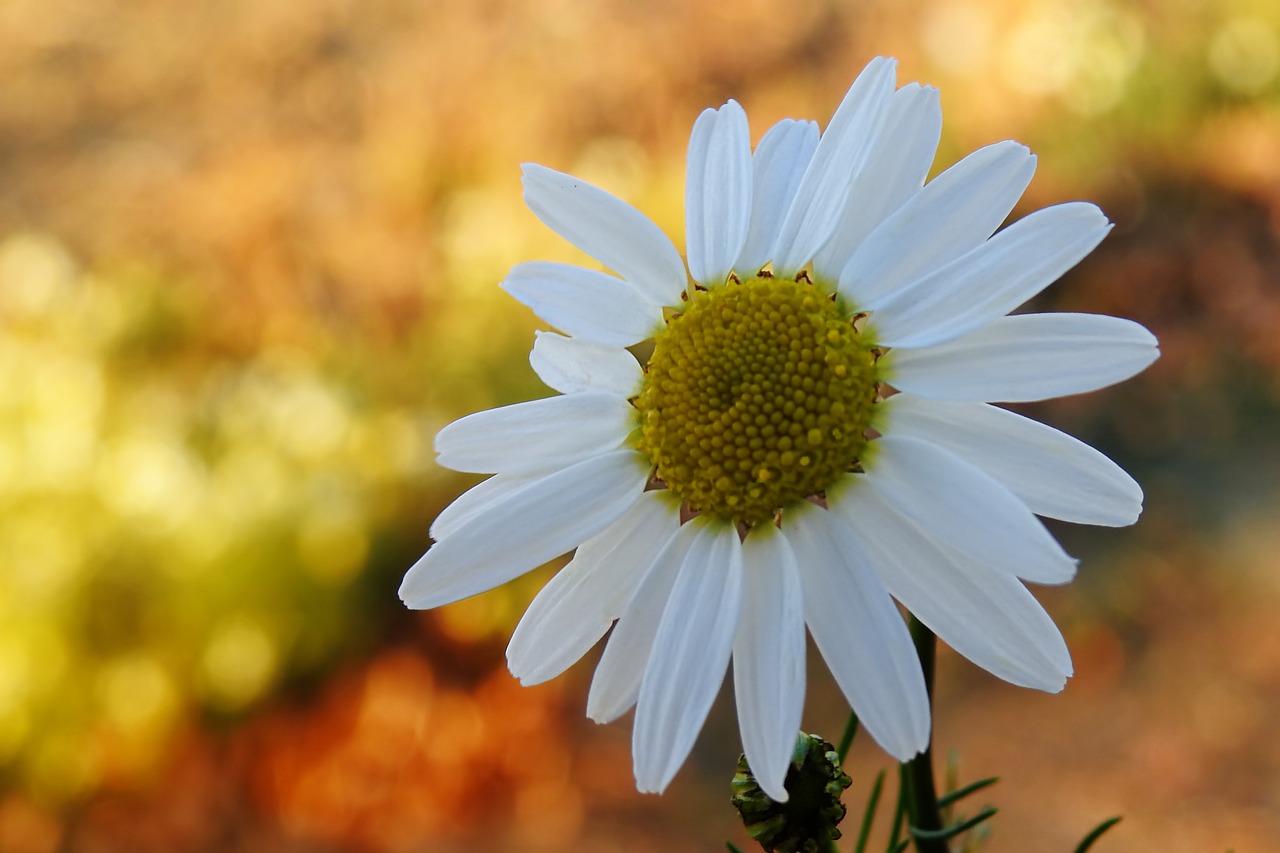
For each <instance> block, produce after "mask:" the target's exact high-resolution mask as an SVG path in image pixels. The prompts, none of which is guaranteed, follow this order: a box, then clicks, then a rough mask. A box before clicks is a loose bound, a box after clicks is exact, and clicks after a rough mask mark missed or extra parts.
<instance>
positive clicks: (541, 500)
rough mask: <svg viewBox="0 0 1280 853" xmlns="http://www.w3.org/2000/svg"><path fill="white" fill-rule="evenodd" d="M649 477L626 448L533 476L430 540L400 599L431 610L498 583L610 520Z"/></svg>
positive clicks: (632, 499) (563, 549) (569, 546)
mask: <svg viewBox="0 0 1280 853" xmlns="http://www.w3.org/2000/svg"><path fill="white" fill-rule="evenodd" d="M648 479H649V469H648V467H647V466H646V465H645V464H643V462H642V460H640V459H639V458H638V456H637V454H636V453H635V452H634V451H630V450H622V451H618V452H616V453H610V454H607V455H604V456H596V457H592V458H590V459H586V460H584V461H582V462H579V463H578V464H576V465H573V466H572V467H569V468H565V469H563V470H561V471H557V472H555V473H554V474H548V475H547V476H546V477H543V478H541V479H538V480H535V481H533V482H531V483H529V484H528V485H526V486H525V487H524V488H522V489H518V490H516V491H514V492H512V493H511V494H508V495H506V496H505V497H504V498H503V499H502V500H499V501H495V502H494V503H493V504H492V505H491V506H490V508H489V511H488V512H485V513H484V514H483V515H477V516H475V517H473V518H471V519H469V520H468V521H467V522H466V524H464V525H462V526H461V527H459V528H458V529H457V530H454V531H452V532H451V533H450V535H449V536H448V537H447V538H445V539H441V540H440V541H439V542H437V543H436V544H435V545H433V546H432V547H431V548H430V550H428V551H427V553H426V554H425V555H423V556H422V558H421V559H419V560H418V562H416V563H414V564H413V567H412V568H410V569H409V571H408V572H407V573H406V574H405V576H404V581H403V582H402V583H401V584H400V598H401V599H402V600H403V601H404V603H405V604H407V605H408V606H409V607H412V608H415V609H418V610H427V609H430V608H432V607H439V606H440V605H442V604H449V603H450V602H453V601H460V600H462V599H464V598H469V597H470V596H473V595H475V594H477V593H480V592H484V591H485V590H487V589H492V588H494V587H496V586H501V585H502V584H504V583H506V582H507V581H509V580H511V579H512V578H514V577H518V576H519V575H522V574H524V573H525V572H527V571H529V570H530V569H533V568H535V567H537V566H540V565H542V564H543V563H545V562H547V561H548V560H550V559H552V558H554V557H558V556H560V555H561V554H563V553H565V552H566V551H570V550H572V549H574V548H576V547H577V546H578V545H580V544H582V543H583V542H585V541H586V540H588V539H590V538H591V537H592V536H595V535H596V534H597V533H599V532H600V531H602V530H604V529H605V528H606V527H608V526H609V525H611V524H613V523H614V522H615V521H617V520H618V519H619V518H621V517H622V514H623V513H625V512H626V511H627V510H628V509H630V508H631V507H632V506H633V505H634V504H635V502H636V501H637V500H638V499H639V497H640V493H641V491H642V490H643V489H644V484H645V483H646V482H647V481H648Z"/></svg>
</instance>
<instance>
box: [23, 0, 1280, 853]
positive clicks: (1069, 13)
mask: <svg viewBox="0 0 1280 853" xmlns="http://www.w3.org/2000/svg"><path fill="white" fill-rule="evenodd" d="M877 53H886V54H892V55H896V56H898V57H899V58H900V59H901V68H900V80H901V81H904V82H905V81H909V80H919V81H922V82H927V83H932V84H934V85H937V86H939V87H940V88H941V90H942V103H943V108H944V114H945V118H946V125H945V130H944V138H943V143H942V147H941V150H940V152H939V157H938V163H937V169H939V170H940V169H941V168H945V166H947V165H949V164H950V163H952V162H954V161H955V160H956V159H958V158H959V157H960V156H962V155H963V154H964V153H966V152H967V151H969V150H971V149H973V148H975V147H977V146H980V145H983V144H987V143H989V142H993V141H996V140H999V139H1004V138H1010V137H1012V138H1016V139H1018V140H1020V141H1022V142H1025V143H1027V144H1028V145H1030V146H1031V147H1032V149H1033V150H1035V151H1036V152H1037V153H1038V154H1039V155H1040V169H1039V172H1038V174H1037V177H1036V179H1035V181H1034V183H1033V184H1032V186H1031V189H1030V191H1029V193H1028V195H1027V197H1026V199H1025V200H1024V202H1023V205H1022V206H1021V208H1020V211H1019V213H1023V212H1026V211H1028V210H1031V209H1034V208H1036V207H1039V206H1043V205H1045V204H1049V203H1054V202H1059V201H1065V200H1070V199H1077V198H1083V199H1090V200H1094V201H1097V202H1098V203H1100V204H1102V205H1103V207H1104V208H1105V209H1106V210H1107V212H1108V213H1109V215H1110V216H1111V218H1112V219H1114V220H1115V222H1116V228H1115V231H1114V232H1113V233H1112V235H1111V236H1110V237H1109V238H1108V240H1107V241H1106V242H1105V243H1104V245H1103V246H1102V248H1100V249H1099V250H1098V251H1097V252H1095V253H1094V254H1093V255H1092V256H1091V257H1090V258H1089V259H1088V260H1086V261H1085V262H1084V263H1082V264H1081V265H1080V267H1079V268H1078V269H1077V270H1075V271H1073V272H1072V273H1070V274H1069V275H1068V276H1067V277H1065V278H1064V279H1063V280H1062V281H1061V282H1060V283H1059V284H1058V285H1056V286H1055V287H1054V288H1052V289H1051V290H1050V291H1049V292H1048V293H1047V294H1045V295H1044V296H1043V297H1041V298H1040V299H1039V300H1038V302H1037V305H1038V306H1039V307H1042V308H1053V309H1069V310H1085V311H1098V312H1106V313H1113V314H1118V315H1122V316H1126V317H1132V318H1134V319H1136V320H1138V321H1140V322H1142V323H1144V324H1146V325H1147V326H1149V327H1150V328H1151V329H1152V330H1154V331H1155V332H1156V334H1157V335H1158V336H1159V338H1160V340H1161V343H1162V348H1163V353H1164V354H1163V357H1162V359H1161V360H1160V361H1159V362H1158V363H1157V364H1156V365H1155V366H1154V367H1152V368H1151V369H1150V370H1148V371H1147V372H1146V373H1145V374H1143V375H1142V376H1141V377H1139V378H1137V379H1135V380H1132V381H1130V382H1127V383H1125V384H1123V385H1122V386H1120V387H1118V388H1115V389H1109V390H1107V391H1104V392H1101V393H1097V394H1093V395H1088V396H1085V397H1081V398H1073V399H1066V400H1061V401H1056V402H1053V403H1051V404H1047V405H1042V406H1037V407H1030V411H1032V412H1033V413H1034V414H1035V415H1036V416H1038V417H1041V418H1044V419H1046V420H1048V421H1049V422H1051V423H1053V424H1055V425H1058V426H1060V427H1062V428H1064V429H1067V430H1069V431H1071V432H1073V433H1075V434H1077V435H1079V436H1081V437H1083V438H1084V439H1086V440H1088V441H1090V442H1092V443H1093V444H1095V445H1096V446H1098V447H1100V448H1102V449H1103V450H1105V451H1106V452H1107V453H1109V454H1110V455H1112V456H1113V457H1114V458H1116V459H1117V460H1119V461H1120V462H1121V463H1122V464H1124V465H1125V466H1126V467H1127V468H1128V469H1129V470H1131V471H1132V472H1133V473H1134V474H1135V475H1136V476H1137V477H1138V479H1139V480H1140V481H1141V482H1142V483H1143V484H1144V486H1145V487H1146V490H1147V509H1146V513H1145V515H1144V516H1143V518H1142V520H1141V522H1140V523H1139V524H1138V525H1137V526H1136V527H1134V528H1132V529H1127V530H1120V531H1112V530H1104V531H1097V530H1085V529H1059V528H1055V530H1056V531H1057V532H1058V533H1059V534H1060V535H1061V536H1062V537H1063V539H1064V541H1065V542H1066V543H1067V545H1068V547H1069V549H1070V550H1072V551H1073V552H1074V553H1076V554H1077V555H1079V556H1081V557H1082V558H1083V560H1084V562H1083V567H1082V571H1081V574H1080V578H1079V580H1078V582H1076V583H1075V584H1073V585H1072V586H1070V587H1069V588H1066V589H1052V590H1044V594H1043V596H1042V600H1043V601H1045V603H1046V605H1047V606H1048V608H1049V609H1050V612H1051V613H1052V614H1053V615H1054V617H1055V618H1056V619H1057V621H1058V623H1059V624H1060V625H1061V626H1062V628H1063V630H1064V632H1065V634H1066V636H1067V639H1068V642H1069V644H1070V646H1071V648H1072V650H1073V653H1074V656H1075V660H1076V669H1077V675H1076V677H1075V678H1074V679H1073V680H1072V681H1071V682H1070V684H1069V685H1068V687H1067V689H1066V691H1065V692H1064V693H1063V694H1061V695H1059V696H1042V695H1039V694H1035V693H1032V692H1030V691H1023V690H1018V689H1015V688H1012V687H1009V686H1007V685H1004V684H1002V683H1000V682H998V681H996V680H995V679H993V678H991V677H989V676H987V675H986V674H985V673H982V672H981V671H979V670H977V669H976V668H975V667H973V666H971V665H970V664H968V663H967V662H965V661H964V660H962V659H960V658H958V657H956V656H955V655H953V654H950V653H949V652H947V651H945V650H944V652H943V655H942V658H941V662H940V669H941V671H940V676H939V696H938V715H937V719H938V723H937V741H936V743H937V748H938V750H939V752H940V753H941V754H942V755H943V756H950V758H949V760H950V761H952V762H953V763H954V765H955V767H956V768H957V770H956V772H957V773H958V774H959V777H960V778H961V779H962V780H971V779H976V778H978V777H980V776H986V775H993V774H999V775H1001V776H1002V777H1003V781H1002V783H1001V784H1000V785H998V786H996V787H995V788H994V789H990V790H989V791H988V792H985V794H984V796H985V795H989V796H987V800H989V801H991V802H994V803H996V804H997V805H999V806H1000V808H1001V814H1000V815H999V816H998V817H997V818H996V820H995V824H994V832H993V833H992V835H991V837H990V839H989V841H988V844H987V846H986V848H985V849H988V850H992V851H1028V850H1034V851H1040V850H1044V851H1052V850H1069V849H1071V848H1072V846H1073V844H1074V842H1075V841H1077V840H1078V839H1079V838H1080V837H1081V836H1082V835H1083V834H1084V832H1085V831H1087V830H1088V829H1089V828H1090V827H1091V826H1093V825H1094V824H1096V823H1097V822H1098V821H1100V820H1102V819H1103V818H1106V817H1108V816H1110V815H1112V814H1123V815H1125V820H1124V822H1123V823H1122V824H1120V826H1119V827H1118V828H1117V829H1116V830H1114V831H1113V834H1112V835H1110V836H1109V837H1108V839H1107V840H1106V841H1105V842H1103V843H1102V844H1100V845H1099V847H1098V848H1097V849H1099V850H1114V851H1120V850H1125V851H1129V850H1161V851H1204V850H1225V849H1227V848H1228V847H1232V848H1234V849H1235V850H1237V851H1241V853H1243V851H1252V850H1259V851H1260V850H1270V849H1276V842H1277V839H1280V736H1277V735H1276V733H1275V726H1274V722H1273V721H1274V719H1275V715H1276V712H1277V708H1278V707H1280V706H1278V704H1277V703H1278V702H1280V631H1278V630H1277V628H1276V625H1277V622H1276V618H1275V613H1276V612H1277V607H1278V606H1280V556H1277V555H1278V554H1280V526H1278V525H1277V507H1278V506H1280V490H1278V489H1277V483H1278V482H1280V445H1278V443H1277V435H1278V434H1280V432H1278V426H1280V273H1278V270H1280V239H1278V234H1280V5H1277V4H1275V3H1274V2H1272V0H1194V2H1192V0H1148V2H1134V3H1122V2H1109V0H1071V2H1067V0H1031V1H1030V2H1028V0H1016V2H1015V1H1014V0H994V1H993V2H977V0H936V2H925V0H906V1H905V2H888V0H863V2H856V3H855V2H838V1H837V0H828V2H817V3H796V2H795V0H739V2H735V3H720V2H713V0H706V2H687V0H679V2H677V0H651V2H646V3H632V2H626V0H587V2H570V0H545V2H538V3H533V2H519V0H477V2H469V0H459V1H458V2H445V0H313V2H306V3H302V2H291V0H253V2H248V0H245V2H224V0H186V2H163V0H3V2H0V850H4V851H6V853H55V851H75V852H76V853H79V851H103V853H106V851H129V853H151V851H155V853H161V851H179V850H181V851H210V853H212V852H213V851H307V853H347V851H351V853H365V852H366V851H367V852H368V853H384V851H385V853H401V851H406V852H407V851H446V852H447V851H463V850H466V851H508V850H527V851H567V850H588V851H651V850H663V851H694V850H715V849H721V850H722V849H724V847H723V842H724V840H725V839H726V838H733V839H736V840H737V841H738V843H740V844H742V845H743V847H744V850H747V849H754V848H752V847H751V846H749V844H750V842H748V841H746V840H745V836H744V835H743V834H742V831H741V830H740V829H738V828H737V827H736V825H735V824H736V821H735V815H734V814H733V813H732V812H731V810H730V809H729V807H728V804H727V798H728V790H727V783H728V779H729V777H730V775H731V773H732V768H733V762H734V760H735V759H736V756H737V752H738V743H737V734H736V729H735V721H734V717H733V714H732V708H731V705H732V703H731V702H726V701H725V697H724V696H723V695H722V697H721V701H720V702H719V703H718V705H717V708H716V710H715V711H714V712H713V716H712V719H711V722H710V723H709V725H708V728H707V731H706V733H705V734H704V736H703V737H702V738H701V740H700V741H699V745H698V747H697V750H696V751H695V754H694V757H693V758H692V759H691V761H690V762H689V764H688V765H687V766H686V767H685V769H684V770H683V771H682V773H681V775H680V776H679V778H678V779H677V781H676V783H675V784H674V785H673V786H672V788H671V790H670V791H669V792H668V794H667V795H665V796H663V797H651V796H640V795H638V794H636V793H635V792H634V790H633V785H632V782H631V776H630V759H629V736H630V723H629V720H624V721H622V722H620V723H617V724H614V725H612V726H607V727H597V726H595V725H594V724H592V723H590V722H588V721H586V720H585V719H584V718H583V716H582V709H583V706H584V704H585V695H586V685H587V681H588V678H589V675H590V671H591V661H590V660H588V661H587V662H584V663H583V664H580V665H579V666H578V667H575V668H574V669H573V670H572V671H571V672H570V673H569V674H568V675H566V676H564V677H562V678H560V679H557V680H555V681H553V682H552V683H550V684H548V685H543V686H540V687H537V688H532V689H522V688H520V687H519V686H518V685H517V684H515V683H514V681H513V680H512V679H511V678H510V676H509V675H507V673H506V671H505V669H504V667H503V663H502V651H503V647H504V644H505V640H506V638H507V636H508V635H509V632H510V630H511V628H512V626H513V625H514V623H515V620H516V619H517V618H518V616H519V614H520V612H521V610H522V608H523V606H524V604H525V603H526V602H527V601H528V599H529V598H530V597H531V596H532V594H533V592H534V591H535V590H536V589H537V588H538V586H539V585H540V583H542V582H543V581H544V580H545V579H546V577H548V576H549V574H550V573H551V572H552V571H553V570H554V568H555V567H554V566H548V567H546V568H544V569H542V570H539V571H538V572H535V573H534V574H533V575H532V576H530V577H529V578H526V579H523V580H521V581H519V582H517V583H513V584H511V585H509V586H508V587H505V588H503V589H500V590H497V591H494V592H491V593H488V594H486V595H483V596H480V597H477V598H475V599H473V600H470V601H467V602H463V603H461V604H458V605H455V606H452V607H448V608H444V609H441V610H439V611H437V612H432V613H427V614H414V613H409V612H406V611H404V610H403V609H402V608H401V606H400V604H399V602H398V600H397V599H396V596H395V589H396V585H397V584H398V582H399V578H400V576H401V574H402V573H403V571H404V570H405V569H406V568H407V567H408V566H409V565H410V564H411V563H412V562H413V560H414V559H416V557H417V556H418V555H419V554H420V553H421V552H422V551H423V550H424V549H425V548H426V547H427V546H428V544H429V539H428V537H427V527H428V523H429V521H430V520H431V518H433V516H434V514H435V513H436V512H438V511H439V509H440V508H441V507H442V506H444V505H445V504H446V503H447V502H448V501H449V500H450V499H451V498H452V497H453V496H455V495H456V494H457V493H458V492H460V491H461V490H462V489H464V488H465V487H466V486H468V485H469V484H470V482H471V481H470V480H468V479H467V478H465V477H463V476H461V475H457V474H453V473H451V472H447V471H443V470H441V469H439V468H438V467H436V466H435V465H434V463H433V454H432V451H431V439H432V435H433V434H434V432H435V431H436V430H437V429H438V428H439V427H440V426H441V425H443V424H444V423H446V422H448V421H449V420H451V419H453V418H455V417H457V416H459V415H462V414H464V413H467V412H470V411H473V410H476V409H479V408H485V407H489V406H492V405H497V404H502V403H506V402H512V401H515V400H518V399H525V398H528V397H531V396H543V395H545V394H547V393H548V391H547V389H545V388H543V387H542V386H541V385H540V383H539V382H538V381H537V379H536V378H535V377H534V375H533V374H532V372H531V371H530V369H529V368H528V366H527V362H526V361H525V356H526V353H527V351H528V349H529V347H530V345H531V343H532V330H533V329H534V327H535V320H534V318H533V317H532V316H531V315H530V314H529V313H528V312H527V311H525V310H524V309H523V308H522V307H520V306H519V305H517V304H516V303H515V302H514V301H513V300H510V299H508V298H506V297H505V296H503V295H502V294H501V292H500V291H499V290H498V288H497V283H498V282H499V281H500V280H501V278H502V277H503V275H504V273H505V272H506V270H507V269H508V268H509V267H510V266H511V265H512V264H514V263H516V262H518V261H521V260H528V259H538V258H541V259H553V260H570V261H580V260H582V258H581V257H580V256H578V255H575V254H574V252H573V250H571V249H570V248H569V247H567V246H566V245H564V244H563V243H562V242H560V241H559V240H558V238H556V237H555V236H554V235H553V234H551V233H550V232H549V231H547V230H546V229H545V228H543V227H542V226H541V225H540V224H539V223H538V222H537V220H536V219H535V218H534V217H533V216H532V214H530V213H529V212H527V211H526V210H525V209H524V207H523V205H522V202H521V197H520V186H519V164H520V163H521V162H523V161H536V162H540V163H543V164H546V165H549V166H552V167H554V168H558V169H562V170H565V171H569V172H572V173H574V174H577V175H580V176H582V177H585V178H587V179H589V180H591V181H593V182H595V183H597V184H599V185H601V186H603V187H605V188H607V189H609V190H611V191H613V192H615V193H616V194H618V195H620V196H622V197H624V198H626V199H628V200H630V201H632V202H633V203H634V204H636V205H637V206H638V207H640V208H641V209H642V210H644V211H646V212H647V213H649V214H650V215H651V216H652V217H653V218H654V219H655V220H656V221H657V222H658V223H659V224H660V225H662V226H663V227H664V228H665V229H666V230H667V232H668V233H670V234H671V235H672V236H673V237H674V238H675V239H676V240H677V243H679V242H680V236H681V232H682V229H683V214H682V211H681V204H682V198H683V160H684V147H685V145H686V142H687V134H688V130H689V128H690V126H691V124H692V122H693V119H694V118H695V116H696V115H697V113H698V111H700V110H701V109H702V108H704V107H705V106H709V105H718V104H720V103H722V102H723V101H724V100H725V99H726V98H728V97H734V98H736V99H738V100H739V101H740V102H741V103H743V104H744V106H746V107H747V109H748V112H749V114H750V115H751V117H752V122H753V125H752V127H753V135H754V137H755V138H759V136H760V135H761V134H762V133H763V131H764V129H765V128H767V127H768V126H769V125H770V124H771V123H772V122H773V121H775V120H777V119H779V118H782V117H787V116H795V117H811V118H818V119H820V120H822V121H823V122H825V121H826V119H827V118H828V117H829V116H830V113H831V111H832V110H833V109H834V107H835V105H836V104H837V103H838V102H839V99H840V97H841V96H842V95H843V93H844V91H845V89H846V87H847V86H848V84H849V82H850V81H851V80H852V78H853V76H854V75H855V74H856V73H857V71H858V70H859V69H860V68H861V66H862V65H863V64H864V63H865V62H866V61H867V60H868V59H869V58H870V57H872V56H874V55H876V54H877ZM1015 215H1018V214H1017V213H1016V214H1015ZM811 669H812V676H811V681H812V686H811V691H810V694H811V695H810V699H809V707H808V711H807V719H806V725H807V726H808V727H809V728H810V729H811V730H816V731H819V732H821V733H823V734H825V735H826V736H827V737H828V738H830V739H835V738H836V737H838V734H839V731H840V728H841V726H842V724H843V720H844V711H843V710H842V709H841V706H840V701H839V698H838V696H837V695H836V693H835V692H834V690H833V688H832V685H831V683H830V680H829V678H828V677H827V676H826V674H825V673H824V671H823V670H822V668H821V666H820V665H817V664H815V665H814V666H812V667H811ZM854 751H855V758H854V760H853V762H852V765H851V767H852V773H853V777H854V786H853V788H852V789H851V792H850V798H849V801H850V802H851V803H852V804H854V808H855V809H856V808H857V807H858V805H857V804H858V803H860V802H861V799H862V798H863V797H865V795H866V791H867V789H868V788H869V786H870V784H871V780H872V778H873V776H874V774H875V772H876V771H877V770H878V769H880V768H883V767H887V766H889V761H888V759H887V758H886V757H885V756H884V755H883V754H882V753H880V752H879V751H878V750H877V749H876V748H875V747H874V745H872V744H871V743H870V742H869V741H865V740H862V741H859V742H858V743H857V744H856V745H855V750H854Z"/></svg>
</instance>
